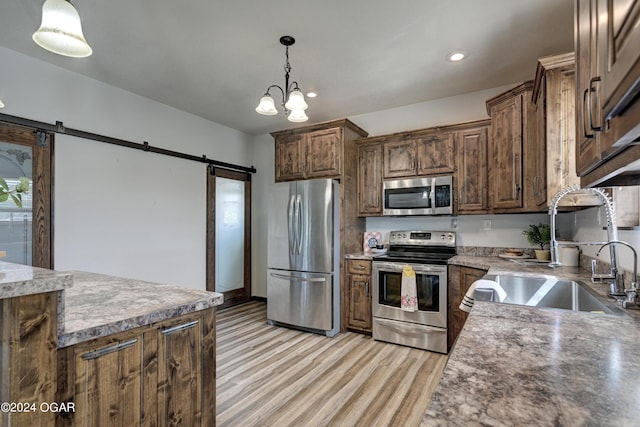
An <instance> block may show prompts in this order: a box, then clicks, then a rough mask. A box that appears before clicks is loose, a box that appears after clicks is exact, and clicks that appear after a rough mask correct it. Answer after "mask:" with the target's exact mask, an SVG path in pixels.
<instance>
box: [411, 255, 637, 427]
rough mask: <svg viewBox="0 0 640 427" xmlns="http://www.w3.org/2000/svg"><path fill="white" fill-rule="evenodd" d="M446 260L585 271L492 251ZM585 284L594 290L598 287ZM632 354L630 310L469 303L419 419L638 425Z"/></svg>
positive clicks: (519, 269)
mask: <svg viewBox="0 0 640 427" xmlns="http://www.w3.org/2000/svg"><path fill="white" fill-rule="evenodd" d="M456 258H457V259H456ZM452 263H454V264H455V263H458V265H466V266H471V267H476V268H488V269H489V274H525V275H538V276H539V275H545V274H546V275H553V276H557V277H565V278H570V279H582V281H583V282H584V283H587V282H588V280H584V279H585V277H587V278H588V277H589V276H588V274H585V272H584V271H581V270H579V269H577V268H566V267H565V268H559V269H553V270H552V269H550V268H548V267H545V266H526V265H519V264H515V263H510V262H508V261H505V260H503V259H500V258H495V257H489V258H485V257H455V258H453V259H452ZM593 288H594V289H595V290H596V291H598V292H600V293H601V294H602V293H603V292H604V289H606V287H605V286H603V285H595V286H593ZM628 313H629V314H632V315H631V316H630V315H629V314H628ZM638 354H640V323H639V321H638V319H637V315H636V314H635V313H631V312H626V313H625V314H623V315H621V316H616V315H602V314H592V313H582V312H572V311H566V310H556V309H541V308H535V307H526V306H519V305H508V304H497V303H490V302H476V303H475V304H474V307H473V309H472V311H471V313H470V315H469V317H468V319H467V321H466V324H465V325H464V328H463V329H462V332H461V333H460V336H459V337H458V339H457V341H456V343H455V345H454V348H453V349H452V352H451V353H450V356H449V360H448V362H447V366H446V368H445V371H444V373H443V376H442V379H441V381H440V383H439V384H438V387H437V389H436V391H435V392H434V395H433V398H432V401H431V404H430V406H429V408H428V410H427V412H426V414H425V416H424V418H423V423H422V425H425V426H444V425H447V426H450V425H459V426H474V425H493V426H511V425H536V426H546V425H549V426H551V425H572V426H573V425H578V426H579V425H620V426H624V425H638V423H640V418H639V417H640V400H639V399H638V396H639V395H640V382H639V381H638V378H640V358H639V357H638Z"/></svg>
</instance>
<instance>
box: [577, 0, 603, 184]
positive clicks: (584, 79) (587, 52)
mask: <svg viewBox="0 0 640 427" xmlns="http://www.w3.org/2000/svg"><path fill="white" fill-rule="evenodd" d="M597 31H598V10H597V0H576V22H575V48H576V172H577V174H578V175H580V176H584V175H586V174H587V173H588V172H589V171H590V170H591V169H593V168H594V167H595V166H596V165H597V164H598V162H599V161H600V130H601V128H602V120H601V116H600V103H599V102H598V101H599V99H600V96H599V90H600V88H601V85H600V82H599V81H598V73H599V70H598V43H597V41H598V39H597V37H598V34H597Z"/></svg>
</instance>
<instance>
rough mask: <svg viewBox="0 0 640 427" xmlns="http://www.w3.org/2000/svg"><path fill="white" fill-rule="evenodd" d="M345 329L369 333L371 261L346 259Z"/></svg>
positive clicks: (370, 319)
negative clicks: (347, 305)
mask: <svg viewBox="0 0 640 427" xmlns="http://www.w3.org/2000/svg"><path fill="white" fill-rule="evenodd" d="M346 263H347V281H348V283H347V289H348V296H349V303H348V304H349V307H348V310H347V328H348V329H349V330H352V331H355V332H363V333H367V334H370V333H371V322H372V317H371V261H368V260H357V259H347V260H346Z"/></svg>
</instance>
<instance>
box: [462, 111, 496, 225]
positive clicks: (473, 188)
mask: <svg viewBox="0 0 640 427" xmlns="http://www.w3.org/2000/svg"><path fill="white" fill-rule="evenodd" d="M490 131H491V121H490V120H484V121H481V122H475V123H473V124H471V125H470V127H469V128H466V129H461V130H459V131H458V132H456V146H457V147H458V149H457V156H456V169H457V170H456V174H455V176H454V178H455V181H454V188H455V187H457V189H458V190H457V192H454V196H455V195H457V197H456V203H455V204H454V206H455V209H456V211H457V213H459V214H483V213H487V210H488V207H489V204H488V192H487V182H488V174H487V150H488V144H489V133H490Z"/></svg>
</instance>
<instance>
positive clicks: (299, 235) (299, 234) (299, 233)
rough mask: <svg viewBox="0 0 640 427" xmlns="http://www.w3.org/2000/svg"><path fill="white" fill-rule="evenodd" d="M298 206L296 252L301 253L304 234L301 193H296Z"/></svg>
mask: <svg viewBox="0 0 640 427" xmlns="http://www.w3.org/2000/svg"><path fill="white" fill-rule="evenodd" d="M296 207H297V211H298V216H297V218H296V226H297V231H296V234H297V244H296V246H297V249H296V253H297V254H298V255H300V254H301V253H302V236H303V230H302V228H303V223H302V222H303V218H302V198H301V196H300V194H297V195H296Z"/></svg>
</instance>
